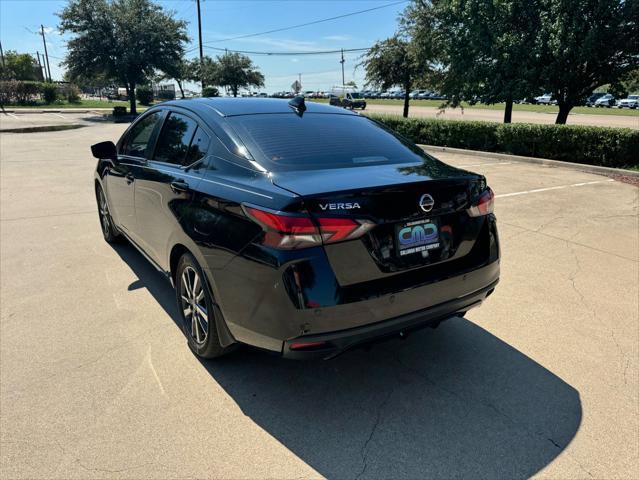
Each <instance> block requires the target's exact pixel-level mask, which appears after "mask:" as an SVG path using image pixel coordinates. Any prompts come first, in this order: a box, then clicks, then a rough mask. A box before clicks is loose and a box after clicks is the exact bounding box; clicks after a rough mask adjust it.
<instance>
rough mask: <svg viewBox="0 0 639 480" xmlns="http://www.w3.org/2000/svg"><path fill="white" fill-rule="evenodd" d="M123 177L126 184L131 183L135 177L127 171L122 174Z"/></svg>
mask: <svg viewBox="0 0 639 480" xmlns="http://www.w3.org/2000/svg"><path fill="white" fill-rule="evenodd" d="M124 179H125V180H126V184H127V185H131V184H132V183H133V181H134V180H135V177H134V176H133V175H132V174H130V173H127V174H126V175H125V176H124Z"/></svg>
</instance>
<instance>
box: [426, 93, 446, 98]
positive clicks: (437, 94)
mask: <svg viewBox="0 0 639 480" xmlns="http://www.w3.org/2000/svg"><path fill="white" fill-rule="evenodd" d="M427 98H428V99H429V100H446V96H445V95H442V94H441V93H438V92H431V93H430V94H429V95H428V97H427Z"/></svg>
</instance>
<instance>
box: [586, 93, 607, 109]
mask: <svg viewBox="0 0 639 480" xmlns="http://www.w3.org/2000/svg"><path fill="white" fill-rule="evenodd" d="M605 94H606V93H605V92H595V93H593V94H592V95H590V96H589V97H588V99H587V100H586V106H587V107H594V106H595V102H596V101H597V100H599V99H600V98H601V97H603V96H604V95H605Z"/></svg>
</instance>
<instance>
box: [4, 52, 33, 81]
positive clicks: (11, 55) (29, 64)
mask: <svg viewBox="0 0 639 480" xmlns="http://www.w3.org/2000/svg"><path fill="white" fill-rule="evenodd" d="M0 78H2V79H7V80H9V79H10V80H42V79H43V77H42V72H41V71H40V67H39V66H38V62H37V61H36V59H35V58H33V56H32V55H29V54H28V53H18V52H16V51H14V50H8V51H7V52H5V54H4V64H1V63H0Z"/></svg>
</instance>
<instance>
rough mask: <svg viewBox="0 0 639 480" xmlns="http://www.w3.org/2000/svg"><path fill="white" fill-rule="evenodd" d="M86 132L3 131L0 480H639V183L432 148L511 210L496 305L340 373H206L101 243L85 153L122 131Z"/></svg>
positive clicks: (226, 362) (141, 269) (161, 306)
mask: <svg viewBox="0 0 639 480" xmlns="http://www.w3.org/2000/svg"><path fill="white" fill-rule="evenodd" d="M83 123H84V124H86V126H84V127H83V128H80V129H76V130H67V131H58V132H48V133H28V134H27V133H25V134H17V133H2V134H0V285H1V288H0V441H1V444H0V478H3V479H4V478H7V479H8V478H23V479H45V478H46V479H52V478H56V479H76V478H77V479H86V478H127V479H132V478H154V479H165V478H224V479H228V478H235V479H239V478H277V479H280V478H286V479H293V478H320V477H328V478H406V479H414V478H473V479H476V478H490V479H495V478H504V479H506V478H507V479H513V478H527V477H530V476H537V477H539V478H549V479H550V478H552V479H578V478H606V479H612V478H636V475H637V471H639V451H638V448H639V447H638V444H639V434H638V432H639V411H638V405H639V403H638V398H639V349H638V344H639V306H638V298H639V189H637V188H636V187H633V186H631V185H628V184H624V183H620V182H617V181H614V180H611V179H609V178H607V177H604V176H598V175H592V174H587V173H581V172H577V171H574V170H571V169H564V168H552V167H547V166H541V165H531V164H525V163H518V162H508V161H502V160H498V159H490V158H485V157H482V158H478V157H474V156H473V155H472V154H468V155H459V154H449V153H437V156H439V157H440V158H441V159H442V160H444V161H446V162H449V163H451V164H453V165H457V166H461V167H463V168H467V169H470V170H474V171H478V172H481V173H484V174H485V175H486V176H487V178H488V181H489V183H490V185H491V186H492V187H493V189H494V190H495V192H496V194H497V200H496V202H497V203H496V214H497V217H498V219H499V220H498V222H499V228H500V235H501V244H502V276H501V282H500V284H499V285H498V287H497V289H496V291H495V293H494V294H493V295H492V296H491V297H490V298H488V299H487V301H486V303H485V304H484V305H483V306H481V307H480V308H478V309H475V310H472V311H471V312H469V313H468V314H467V316H466V318H455V319H452V320H449V321H448V322H445V323H444V324H442V325H441V326H440V327H439V328H438V329H435V330H432V329H427V330H424V331H421V332H419V333H415V334H414V335H412V336H410V337H409V338H408V339H406V340H393V341H390V342H387V343H383V344H379V345H376V346H374V347H373V348H372V349H371V350H369V351H365V350H355V351H352V352H348V353H346V354H344V355H342V356H340V357H338V358H336V359H335V360H332V361H327V362H296V361H286V360H282V359H280V358H278V357H275V356H272V355H269V354H266V353H264V352H261V351H257V350H253V349H250V348H244V349H240V350H239V351H237V352H235V353H234V354H232V355H230V356H228V357H226V358H223V359H219V360H217V361H207V362H200V361H199V360H197V359H196V358H195V357H194V356H193V354H192V353H191V352H190V350H189V349H188V347H187V345H186V341H185V339H184V336H183V334H182V333H181V331H180V328H179V326H178V323H179V318H178V314H177V311H176V309H175V307H174V305H173V302H174V300H173V298H174V297H173V292H172V290H171V287H170V285H169V284H168V283H167V282H166V281H165V280H164V279H163V278H162V277H161V276H160V275H159V274H158V273H157V272H156V271H155V270H154V269H153V268H152V267H151V266H150V265H149V264H148V263H147V262H146V261H145V260H144V259H143V258H142V256H141V255H140V254H139V253H137V252H136V251H135V250H134V249H133V248H132V247H130V246H127V245H122V246H116V247H112V246H110V245H108V244H106V243H105V242H104V241H103V239H102V235H101V233H100V226H99V221H98V215H97V210H96V206H95V197H94V192H93V180H92V174H93V169H94V167H95V160H94V159H93V158H91V155H90V151H89V146H90V145H91V144H92V143H95V142H98V141H102V140H109V139H111V140H116V139H117V137H118V136H119V134H120V133H121V132H122V131H123V130H124V128H125V125H113V124H103V123H95V122H91V121H83ZM247 301H250V299H247ZM633 472H634V473H633Z"/></svg>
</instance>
